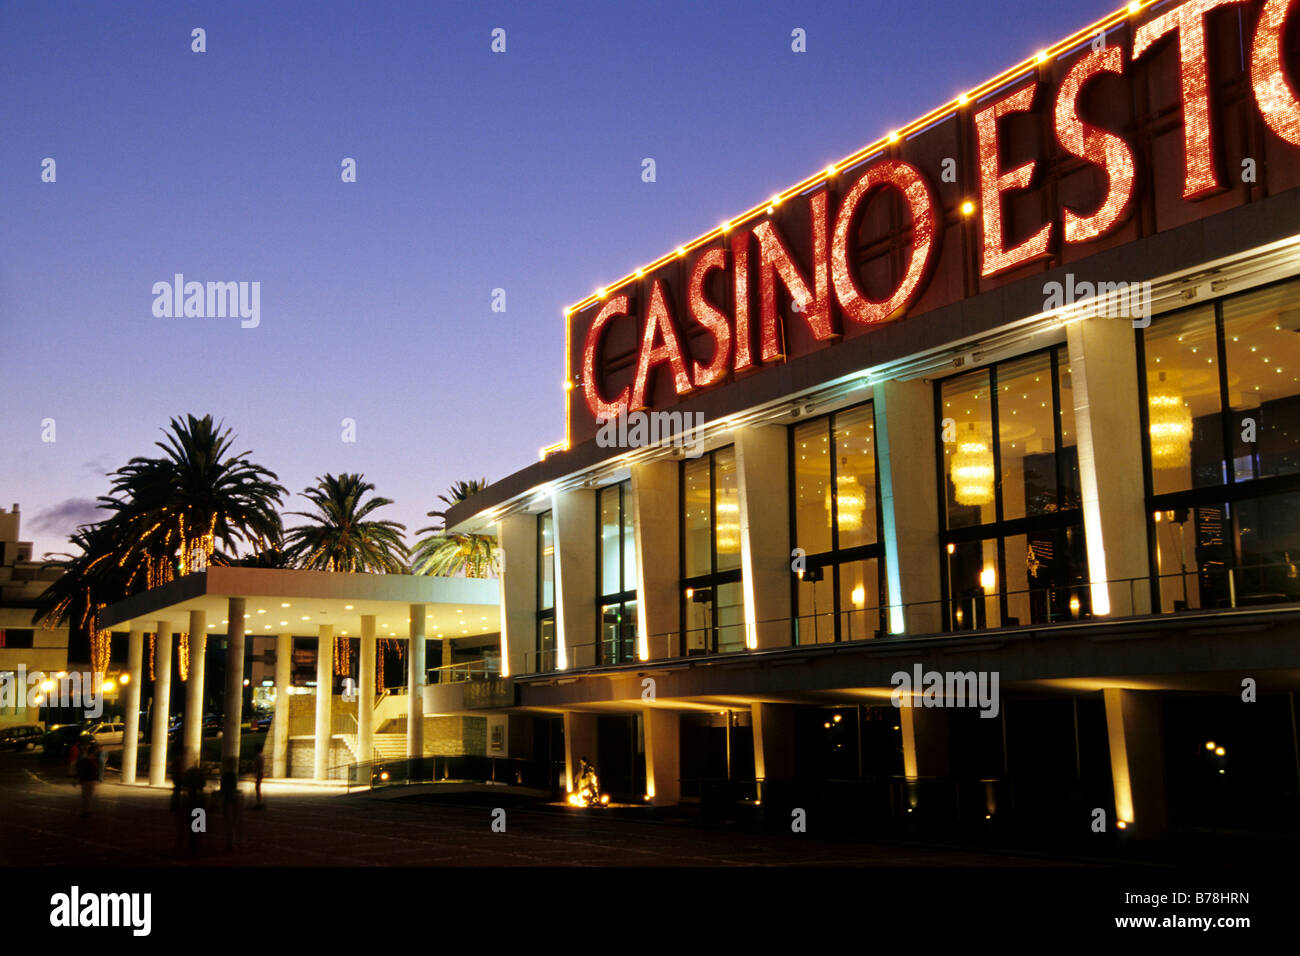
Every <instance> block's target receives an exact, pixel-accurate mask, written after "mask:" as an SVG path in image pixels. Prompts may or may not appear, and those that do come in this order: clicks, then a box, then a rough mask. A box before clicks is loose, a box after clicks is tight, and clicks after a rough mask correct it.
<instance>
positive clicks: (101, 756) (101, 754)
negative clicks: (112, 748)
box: [95, 744, 108, 783]
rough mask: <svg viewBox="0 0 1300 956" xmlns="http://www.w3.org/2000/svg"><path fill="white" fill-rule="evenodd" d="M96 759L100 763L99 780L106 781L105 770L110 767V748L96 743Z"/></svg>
mask: <svg viewBox="0 0 1300 956" xmlns="http://www.w3.org/2000/svg"><path fill="white" fill-rule="evenodd" d="M95 760H96V761H97V762H98V764H99V782H100V783H103V782H104V771H105V770H106V769H108V748H107V747H101V746H100V745H99V744H95Z"/></svg>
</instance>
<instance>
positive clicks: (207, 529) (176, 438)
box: [100, 415, 288, 587]
mask: <svg viewBox="0 0 1300 956" xmlns="http://www.w3.org/2000/svg"><path fill="white" fill-rule="evenodd" d="M222 424H223V423H220V422H218V423H216V424H214V423H213V420H212V416H211V415H204V416H203V417H202V418H196V417H195V416H193V415H187V416H186V417H185V419H184V421H182V420H181V419H178V418H173V419H172V420H171V424H170V428H169V429H164V430H163V434H164V436H165V437H166V439H167V440H166V442H161V441H160V442H156V443H155V444H157V446H158V447H159V448H161V449H162V451H163V456H162V457H161V458H143V457H137V458H132V459H131V461H130V462H128V463H127V464H126V465H125V466H124V467H122V468H119V469H118V470H117V471H116V472H114V474H113V497H109V498H101V499H100V501H101V502H102V504H103V506H104V507H106V508H108V509H109V510H111V511H113V512H114V518H113V520H114V521H116V522H118V523H119V524H120V526H121V528H122V532H123V538H124V540H125V541H126V546H127V548H128V549H129V551H130V552H131V554H130V556H129V557H127V558H126V563H127V564H128V565H134V566H139V565H140V564H144V565H145V566H147V568H148V572H149V581H148V585H149V586H150V587H153V586H156V585H158V584H161V583H164V582H165V581H167V580H170V579H171V577H172V571H173V561H174V562H175V571H177V572H179V573H181V574H188V573H191V572H195V571H201V570H203V569H204V568H205V567H207V564H208V559H209V558H210V557H211V556H212V554H213V552H214V551H217V549H218V546H220V548H221V550H222V553H223V556H224V555H225V554H227V553H229V552H231V551H233V550H234V549H235V548H237V547H239V546H240V545H243V544H247V545H249V546H251V547H252V548H253V549H254V550H255V551H265V550H267V549H268V548H274V547H275V546H276V545H278V543H279V541H280V536H281V534H282V532H283V526H282V525H281V522H280V515H279V514H278V513H277V511H276V508H277V507H278V506H279V504H280V499H281V497H282V496H283V495H286V494H288V491H287V490H286V489H285V488H284V487H283V486H282V485H280V484H278V483H277V480H276V475H275V473H274V472H271V471H268V470H267V469H265V468H263V467H261V466H260V465H255V464H253V463H252V462H251V461H249V460H248V457H247V456H248V454H249V453H248V452H247V451H244V452H240V453H239V454H237V455H230V454H229V452H230V446H231V443H232V441H233V436H232V434H231V431H230V429H229V428H226V429H224V430H223V428H222ZM227 560H229V559H227Z"/></svg>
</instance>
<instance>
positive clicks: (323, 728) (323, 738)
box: [312, 624, 334, 780]
mask: <svg viewBox="0 0 1300 956" xmlns="http://www.w3.org/2000/svg"><path fill="white" fill-rule="evenodd" d="M318 634H319V636H318V640H317V649H316V743H315V747H314V750H315V754H314V757H315V762H314V764H313V768H312V776H313V777H314V778H315V779H317V780H324V779H326V778H327V777H328V776H329V767H330V741H331V740H332V739H333V735H332V733H331V731H332V730H333V727H332V726H331V724H332V721H331V717H332V714H331V713H330V709H331V705H332V704H333V696H334V625H333V624H322V625H320V629H319V632H318Z"/></svg>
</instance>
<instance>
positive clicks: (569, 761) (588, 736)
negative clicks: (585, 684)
mask: <svg viewBox="0 0 1300 956" xmlns="http://www.w3.org/2000/svg"><path fill="white" fill-rule="evenodd" d="M584 757H585V758H586V760H587V763H591V764H594V763H595V762H596V715H595V714H583V713H579V712H578V711H572V710H566V711H565V712H564V789H565V790H566V791H567V792H568V793H573V790H574V784H575V783H576V782H577V779H578V770H579V768H580V767H581V766H582V763H581V761H582V759H583V758H584ZM596 772H597V773H599V772H600V768H599V767H597V768H596Z"/></svg>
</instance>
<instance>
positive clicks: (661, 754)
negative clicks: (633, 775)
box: [642, 707, 682, 807]
mask: <svg viewBox="0 0 1300 956" xmlns="http://www.w3.org/2000/svg"><path fill="white" fill-rule="evenodd" d="M642 720H644V722H645V788H646V793H647V794H649V795H650V800H651V802H653V803H654V805H655V806H656V807H674V806H676V805H677V804H678V803H680V802H681V798H682V781H681V777H682V749H681V714H679V713H677V711H675V710H663V709H661V708H658V707H647V708H645V710H643V711H642Z"/></svg>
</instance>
